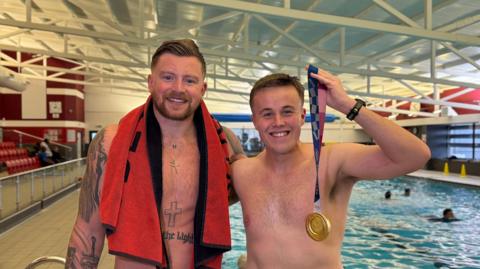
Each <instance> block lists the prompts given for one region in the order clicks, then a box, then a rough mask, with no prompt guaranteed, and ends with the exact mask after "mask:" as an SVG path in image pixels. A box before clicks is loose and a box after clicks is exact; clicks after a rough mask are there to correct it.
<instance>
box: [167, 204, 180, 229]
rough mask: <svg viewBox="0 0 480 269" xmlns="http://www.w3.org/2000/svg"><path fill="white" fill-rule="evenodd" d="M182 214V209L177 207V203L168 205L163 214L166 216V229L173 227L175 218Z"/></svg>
mask: <svg viewBox="0 0 480 269" xmlns="http://www.w3.org/2000/svg"><path fill="white" fill-rule="evenodd" d="M181 213H182V209H181V208H178V207H177V201H174V202H171V203H170V208H169V209H164V210H163V214H165V215H167V216H168V227H175V217H176V216H177V215H178V214H181Z"/></svg>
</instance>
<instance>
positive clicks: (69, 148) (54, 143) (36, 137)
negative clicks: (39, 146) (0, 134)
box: [12, 130, 72, 151]
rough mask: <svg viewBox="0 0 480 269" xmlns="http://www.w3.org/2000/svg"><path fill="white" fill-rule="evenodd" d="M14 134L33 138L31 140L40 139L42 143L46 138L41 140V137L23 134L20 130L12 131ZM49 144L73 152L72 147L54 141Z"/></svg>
mask: <svg viewBox="0 0 480 269" xmlns="http://www.w3.org/2000/svg"><path fill="white" fill-rule="evenodd" d="M12 132H14V133H17V134H21V135H25V136H28V137H31V138H35V139H38V140H40V141H43V139H44V138H41V137H39V136H35V135H31V134H29V133H25V132H22V131H19V130H12ZM49 143H50V144H53V145H57V146H59V147H63V148H66V149H67V150H68V151H71V150H72V147H69V146H65V145H64V144H60V143H57V142H52V141H50V142H49Z"/></svg>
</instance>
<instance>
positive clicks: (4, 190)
mask: <svg viewBox="0 0 480 269" xmlns="http://www.w3.org/2000/svg"><path fill="white" fill-rule="evenodd" d="M85 164H86V158H80V159H76V160H72V161H68V162H63V163H59V164H55V165H51V166H47V167H44V168H39V169H35V170H29V171H26V172H22V173H18V174H14V175H10V176H6V177H3V178H0V220H2V219H4V218H6V217H9V216H11V215H13V214H15V213H17V212H19V211H21V210H22V209H25V208H27V207H28V206H30V205H33V204H35V203H36V202H39V201H41V200H43V199H45V198H46V197H48V196H50V195H52V194H54V193H56V192H58V191H61V190H63V189H65V188H66V187H68V186H70V185H72V184H75V183H77V182H78V181H79V180H80V179H81V178H82V176H83V173H84V171H85Z"/></svg>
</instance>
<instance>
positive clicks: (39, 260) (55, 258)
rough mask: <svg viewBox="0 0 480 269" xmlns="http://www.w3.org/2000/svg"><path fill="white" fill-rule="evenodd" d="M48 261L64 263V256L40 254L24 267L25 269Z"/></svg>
mask: <svg viewBox="0 0 480 269" xmlns="http://www.w3.org/2000/svg"><path fill="white" fill-rule="evenodd" d="M50 262H52V263H60V264H65V262H66V261H65V258H62V257H58V256H42V257H39V258H36V259H35V260H33V261H32V262H31V263H30V264H28V265H27V267H25V269H33V268H36V267H37V266H39V265H41V264H44V263H50Z"/></svg>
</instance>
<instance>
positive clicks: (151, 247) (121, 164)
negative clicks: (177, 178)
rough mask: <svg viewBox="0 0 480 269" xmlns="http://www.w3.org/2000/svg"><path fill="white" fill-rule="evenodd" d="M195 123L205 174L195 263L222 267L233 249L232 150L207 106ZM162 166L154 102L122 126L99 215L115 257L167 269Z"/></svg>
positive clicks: (201, 184)
mask: <svg viewBox="0 0 480 269" xmlns="http://www.w3.org/2000/svg"><path fill="white" fill-rule="evenodd" d="M194 124H195V127H196V128H197V140H198V147H199V152H200V173H199V174H200V176H199V192H198V200H197V206H196V212H195V220H194V222H195V225H194V253H193V256H192V259H193V260H194V268H220V267H221V262H222V254H223V252H225V251H228V250H230V248H231V246H230V222H229V218H228V216H229V215H228V189H227V188H228V187H229V185H230V182H229V180H228V179H227V171H228V149H227V145H226V138H225V135H224V133H223V132H222V128H221V127H220V125H219V124H218V123H217V122H216V121H215V120H214V119H213V118H212V117H211V115H210V114H209V112H208V110H207V108H206V107H205V104H204V103H203V102H202V103H201V104H200V107H199V108H198V109H197V110H196V111H195V115H194ZM161 164H162V141H161V128H160V126H159V124H158V121H157V120H156V118H155V116H154V114H153V105H152V102H151V101H150V98H149V100H147V102H146V103H145V104H144V105H142V106H140V107H138V108H136V109H134V110H132V111H131V112H129V113H128V114H127V115H126V116H125V117H124V118H123V119H122V120H121V121H120V123H119V126H118V130H117V134H116V136H115V138H114V139H113V142H112V146H111V148H110V151H109V154H108V158H107V164H106V170H105V179H104V182H103V188H102V193H101V200H100V217H101V220H102V223H103V225H104V226H105V228H106V231H107V237H108V246H109V252H110V253H111V254H113V255H120V256H125V257H129V258H132V259H136V260H139V261H143V262H147V263H150V264H154V265H156V266H159V267H161V268H163V267H165V266H167V264H166V257H165V255H164V253H165V252H164V251H163V250H164V246H163V242H162V236H161V228H160V215H159V214H160V212H161V204H160V203H161V200H162V199H161V195H162V165H161ZM148 168H150V169H148ZM140 197H141V198H140Z"/></svg>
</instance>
